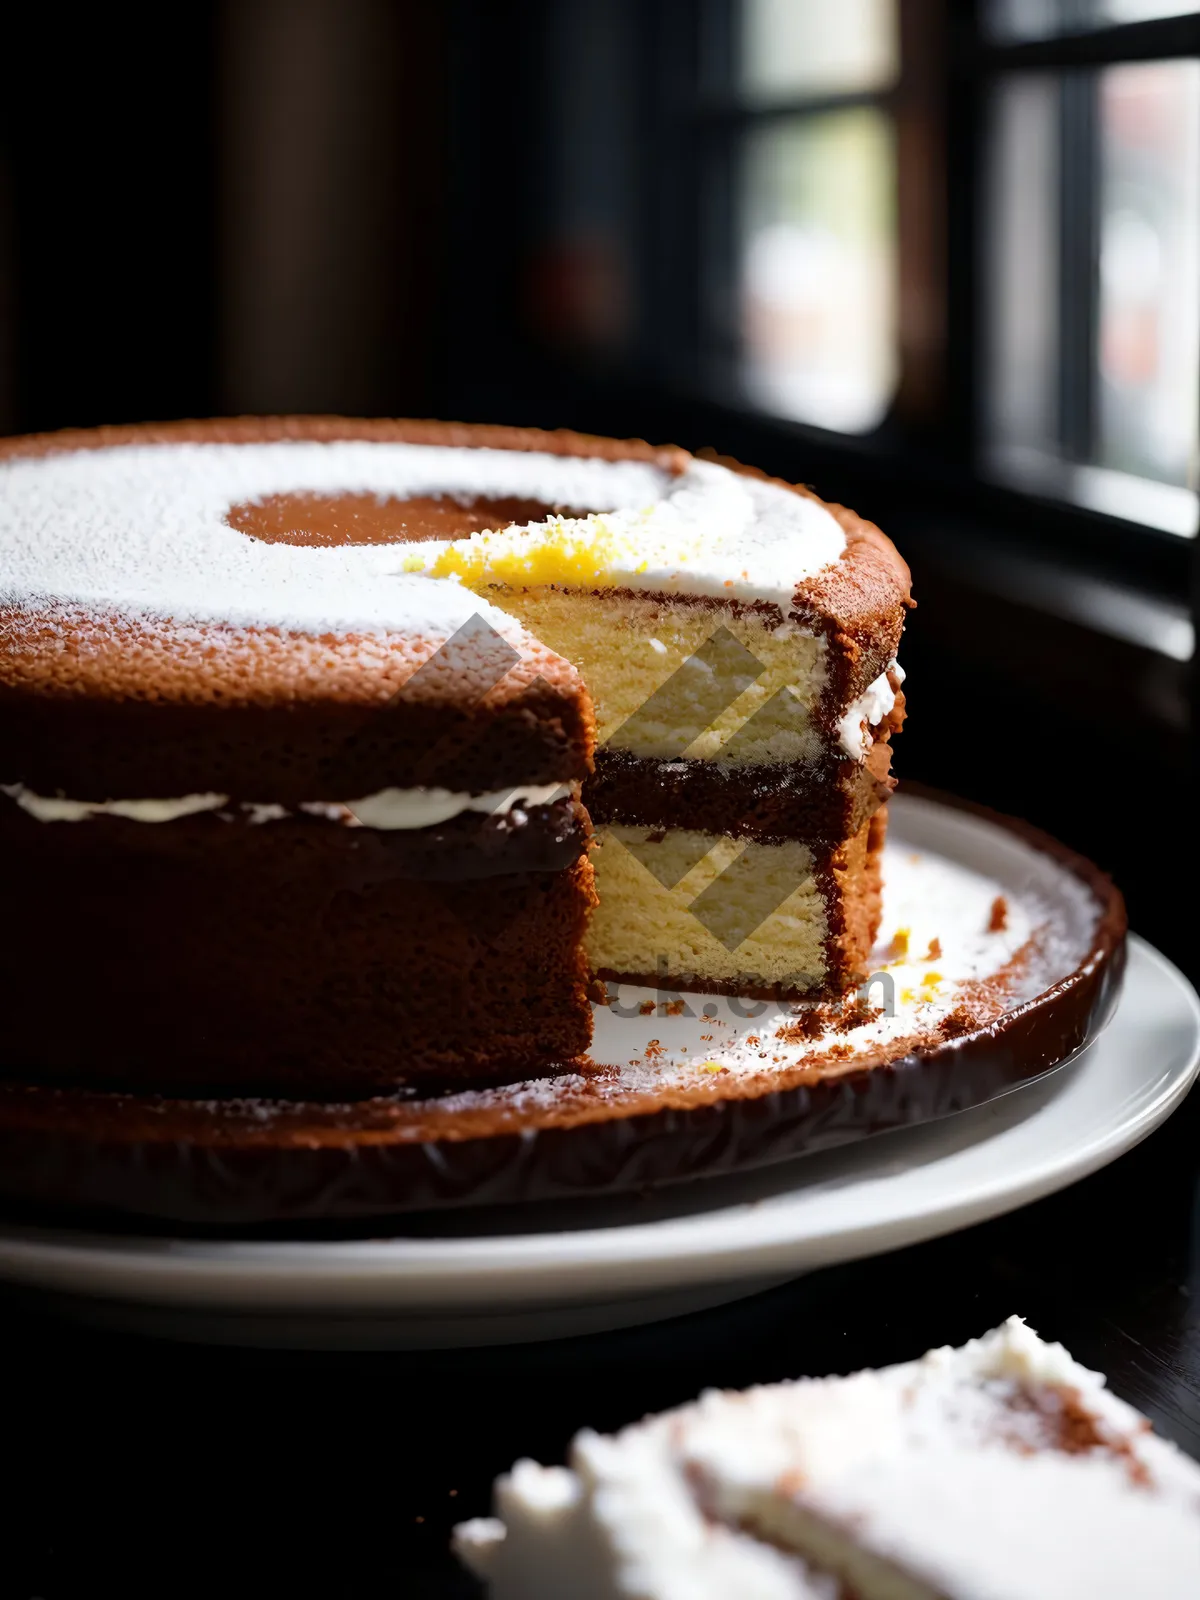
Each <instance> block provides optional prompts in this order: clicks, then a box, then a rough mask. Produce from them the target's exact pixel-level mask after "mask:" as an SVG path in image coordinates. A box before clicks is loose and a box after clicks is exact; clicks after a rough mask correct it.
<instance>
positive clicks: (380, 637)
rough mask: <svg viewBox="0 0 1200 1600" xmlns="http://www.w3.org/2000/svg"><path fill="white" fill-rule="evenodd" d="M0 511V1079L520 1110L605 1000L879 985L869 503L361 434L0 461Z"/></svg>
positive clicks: (882, 580)
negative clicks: (497, 1100) (449, 1089)
mask: <svg viewBox="0 0 1200 1600" xmlns="http://www.w3.org/2000/svg"><path fill="white" fill-rule="evenodd" d="M0 479H2V482H3V489H2V491H0V505H2V508H3V509H2V512H0V862H2V863H3V866H4V871H5V879H6V885H7V889H8V903H7V916H6V918H5V919H4V931H3V934H2V935H0V941H2V945H3V948H2V949H0V957H2V964H0V1004H2V1005H3V1009H4V1013H5V1016H6V1019H7V1052H6V1070H7V1071H8V1072H9V1073H10V1074H11V1073H16V1074H20V1075H25V1076H29V1077H32V1078H36V1079H43V1080H44V1079H47V1078H49V1079H56V1080H61V1081H64V1082H92V1083H97V1082H100V1083H110V1084H114V1085H122V1086H146V1087H153V1088H155V1089H159V1090H162V1089H168V1090H170V1089H184V1088H186V1089H188V1090H190V1091H195V1090H197V1089H212V1090H213V1092H220V1093H229V1092H247V1093H250V1092H259V1091H267V1090H274V1091H282V1092H294V1093H302V1094H308V1095H321V1094H323V1095H338V1094H353V1093H359V1092H368V1091H373V1090H377V1089H378V1088H380V1087H381V1086H389V1085H401V1084H404V1083H407V1082H410V1081H415V1080H429V1079H439V1078H462V1077H471V1078H487V1077H503V1076H520V1075H527V1074H528V1073H529V1072H531V1071H540V1070H549V1069H552V1068H553V1067H554V1066H556V1065H557V1064H559V1063H562V1062H565V1061H567V1060H570V1059H571V1058H573V1057H576V1056H578V1055H579V1054H580V1053H581V1052H582V1051H583V1050H585V1049H586V1047H587V1042H588V1039H589V1036H590V1020H591V1019H590V1003H589V999H588V984H589V981H590V979H591V978H592V977H593V976H599V977H602V978H603V977H607V978H609V979H622V978H629V979H642V980H645V979H648V980H650V981H658V980H660V979H661V980H665V981H667V982H669V983H670V984H672V985H674V986H678V987H694V988H696V987H698V988H703V989H714V990H727V991H731V992H752V993H765V994H771V995H775V996H788V995H801V994H814V993H826V992H836V991H839V990H841V989H844V988H845V987H846V986H847V985H848V984H849V983H851V982H852V981H853V980H854V978H855V976H856V975H857V974H858V972H859V971H860V970H861V968H862V965H863V963H864V962H865V960H866V957H867V955H868V953H869V950H870V945H871V941H872V938H873V935H874V931H875V924H876V921H877V917H878V893H879V851H880V846H881V843H882V837H883V821H882V819H883V812H882V811H881V810H880V807H881V803H882V801H883V800H884V799H885V798H886V795H887V793H888V790H889V787H890V779H889V777H888V742H889V737H890V734H891V732H892V731H893V730H894V729H895V728H896V727H897V726H898V725H899V722H900V720H901V718H902V715H903V698H902V695H901V694H900V692H899V683H900V673H899V669H898V667H897V666H896V664H895V658H896V651H897V646H898V642H899V636H900V631H901V627H902V623H903V617H904V612H905V608H906V607H907V605H908V604H909V603H910V602H909V598H908V572H907V569H906V568H905V566H904V564H903V562H902V561H901V560H900V558H899V556H898V555H897V554H896V552H895V550H894V549H893V547H892V546H891V545H890V543H889V542H888V541H887V540H886V539H885V538H884V536H883V535H882V534H881V533H879V531H878V530H877V529H875V528H873V527H871V526H870V525H868V524H866V523H863V522H861V521H860V520H859V519H858V518H856V517H854V516H853V515H852V514H850V513H849V512H846V511H844V510H843V509H841V508H838V507H827V506H825V505H824V504H823V503H822V502H821V501H819V500H817V499H816V497H815V496H813V495H811V494H810V493H809V492H808V491H807V490H803V489H795V488H792V487H790V486H788V485H785V484H781V483H777V482H774V481H772V480H767V479H764V478H761V477H759V476H758V475H755V474H751V473H748V472H746V471H745V470H743V469H741V468H737V467H734V466H732V465H730V464H726V463H722V462H719V461H715V460H713V461H708V460H700V459H697V458H695V457H693V456H691V455H689V454H687V453H686V452H684V451H681V450H676V449H654V448H652V447H650V446H647V445H645V444H642V443H640V442H619V441H614V440H605V439H593V438H587V437H584V436H580V435H576V434H566V433H555V434H546V433H537V432H532V431H527V430H515V429H503V428H475V427H463V426H451V425H443V424H434V423H409V422H355V421H345V420H340V419H313V418H299V419H243V420H237V421H231V422H211V423H181V424H172V425H167V426H162V427H147V428H123V429H101V430H96V431H93V432H78V433H65V434H58V435H49V436H40V437H36V438H25V439H16V440H9V441H6V442H4V443H3V445H0ZM589 811H590V813H591V822H592V823H595V824H596V827H597V838H596V840H595V842H594V843H592V841H591V832H592V829H591V823H589ZM597 898H598V901H599V903H598V906H597ZM593 911H594V914H593ZM589 919H590V927H589Z"/></svg>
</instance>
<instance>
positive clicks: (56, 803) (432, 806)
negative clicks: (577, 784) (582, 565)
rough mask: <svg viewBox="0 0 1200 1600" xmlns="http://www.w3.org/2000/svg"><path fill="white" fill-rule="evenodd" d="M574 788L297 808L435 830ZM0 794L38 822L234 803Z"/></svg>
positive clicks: (4, 788)
mask: <svg viewBox="0 0 1200 1600" xmlns="http://www.w3.org/2000/svg"><path fill="white" fill-rule="evenodd" d="M571 792H572V786H571V785H570V784H566V783H545V784H529V785H526V786H524V787H519V788H513V789H496V790H493V791H492V792H491V793H487V794H460V793H458V792H456V791H455V790H452V789H381V790H380V791H379V792H378V794H370V795H366V796H365V797H364V798H363V799H361V800H347V801H345V802H338V801H327V800H311V801H305V802H304V803H302V804H301V805H299V806H297V807H295V808H293V809H294V810H298V811H303V812H306V813H308V814H309V815H310V816H321V817H326V818H327V819H328V820H330V821H340V822H346V823H349V824H351V825H352V826H353V825H357V826H361V827H364V828H379V829H383V830H385V831H387V830H392V829H405V828H432V827H435V826H436V825H437V824H438V823H440V822H449V821H450V820H451V819H452V818H453V817H458V816H461V815H462V814H463V813H464V812H466V811H481V812H485V813H489V814H491V815H495V816H502V817H503V816H507V815H508V813H509V812H510V811H515V810H517V809H519V808H520V809H524V808H525V807H528V806H545V805H552V804H553V803H554V802H555V801H556V800H561V799H564V798H565V797H566V796H567V795H568V794H570V793H571ZM0 794H6V795H7V796H8V797H9V799H10V800H15V801H16V802H17V804H18V805H19V806H20V807H21V809H22V810H23V811H27V812H28V813H29V814H30V816H32V817H36V818H37V820H38V821H39V822H83V821H84V820H85V819H87V818H88V817H100V816H108V817H125V818H127V819H128V820H129V821H131V822H174V821H176V820H177V819H178V818H179V817H190V816H194V815H196V814H197V813H198V812H202V811H224V810H225V809H226V808H227V807H230V806H232V805H233V801H232V799H231V797H230V796H229V795H227V794H185V795H180V796H178V797H177V798H175V799H165V800H68V799H65V798H64V797H63V796H61V795H40V794H35V793H34V792H33V790H32V789H27V788H26V787H25V786H24V784H20V783H0ZM237 809H238V810H239V811H240V812H241V813H243V814H244V816H245V819H246V820H247V821H248V822H251V823H259V822H277V821H280V820H282V819H283V818H284V817H287V816H290V815H291V814H292V813H291V812H290V811H289V810H288V808H287V807H286V806H281V805H275V804H273V803H270V802H255V801H245V802H242V803H241V804H239V805H238V806H237Z"/></svg>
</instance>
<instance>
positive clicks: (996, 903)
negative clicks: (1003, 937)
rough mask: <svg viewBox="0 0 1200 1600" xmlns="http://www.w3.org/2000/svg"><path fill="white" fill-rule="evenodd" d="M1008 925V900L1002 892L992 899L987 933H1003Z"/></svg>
mask: <svg viewBox="0 0 1200 1600" xmlns="http://www.w3.org/2000/svg"><path fill="white" fill-rule="evenodd" d="M1007 927H1008V901H1007V900H1006V899H1005V898H1004V896H1003V895H1002V894H998V895H997V896H996V898H995V899H994V900H993V901H992V914H991V916H990V917H989V918H988V926H987V931H988V932H989V933H1003V932H1004V930H1005V928H1007Z"/></svg>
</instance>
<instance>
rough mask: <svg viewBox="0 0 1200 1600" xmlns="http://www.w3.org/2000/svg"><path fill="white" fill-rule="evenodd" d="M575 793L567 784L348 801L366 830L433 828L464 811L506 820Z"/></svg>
mask: <svg viewBox="0 0 1200 1600" xmlns="http://www.w3.org/2000/svg"><path fill="white" fill-rule="evenodd" d="M570 793H571V785H570V784H567V783H544V784H530V785H527V786H526V787H525V788H523V789H497V790H496V791H495V792H494V793H492V794H456V793H455V792H454V791H453V790H451V789H381V790H380V792H379V793H378V794H372V795H368V796H367V797H366V799H365V800H347V802H346V806H347V809H348V810H349V811H350V812H351V813H352V815H353V816H355V817H357V818H358V820H359V822H361V823H362V825H363V827H364V828H432V827H434V826H436V824H437V823H439V822H449V821H450V819H451V818H452V817H459V816H461V815H462V814H463V812H464V811H483V812H487V813H489V814H490V815H492V816H501V817H506V816H507V815H508V813H509V812H510V811H514V810H517V809H524V808H525V807H526V806H548V805H553V803H554V802H555V801H556V800H562V799H564V798H565V797H566V796H567V795H568V794H570Z"/></svg>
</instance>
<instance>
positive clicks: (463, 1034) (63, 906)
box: [0, 802, 595, 1096]
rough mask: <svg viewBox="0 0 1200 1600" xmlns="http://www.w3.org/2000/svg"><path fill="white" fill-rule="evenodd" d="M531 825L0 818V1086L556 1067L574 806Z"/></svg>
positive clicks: (576, 973) (248, 1086)
mask: <svg viewBox="0 0 1200 1600" xmlns="http://www.w3.org/2000/svg"><path fill="white" fill-rule="evenodd" d="M542 809H543V812H544V815H542V816H534V815H533V814H530V817H529V819H528V820H527V821H526V822H525V823H524V824H522V825H520V826H519V827H516V829H515V832H514V824H513V819H512V817H510V818H508V819H500V818H490V817H481V818H473V819H461V821H460V822H459V824H458V825H455V824H450V825H447V826H446V827H445V828H443V829H432V830H429V831H428V837H426V838H425V839H421V838H420V837H419V835H418V834H416V833H414V832H412V831H400V832H380V831H376V830H374V829H369V828H354V827H344V826H340V825H338V824H336V823H333V822H324V821H320V820H317V819H310V818H306V819H303V820H284V821H277V822H266V823H262V824H259V825H253V824H249V823H246V822H240V821H234V822H225V821H223V820H222V819H221V818H219V817H215V816H204V817H195V818H184V819H181V820H179V821H176V822H171V823H167V824H163V825H160V826H154V825H148V824H145V823H138V822H132V821H127V820H125V819H119V818H101V819H94V820H92V821H88V822H81V823H50V824H45V823H39V822H36V821H34V820H33V819H32V818H31V817H28V816H26V815H24V814H23V813H21V812H19V811H17V810H16V808H14V807H12V806H11V805H9V804H6V805H4V806H3V808H2V809H0V858H2V859H3V860H4V862H5V874H6V881H5V907H4V909H5V915H4V918H3V920H2V922H0V973H2V974H3V992H4V994H5V995H6V996H7V997H8V998H7V999H6V1002H5V1008H4V1009H5V1019H4V1052H3V1063H2V1065H3V1071H4V1072H5V1073H6V1074H8V1075H9V1076H12V1077H18V1078H19V1077H21V1076H23V1075H24V1076H29V1077H34V1078H37V1079H40V1080H53V1081H60V1082H67V1083H76V1084H93V1085H101V1084H102V1085H108V1086H123V1087H148V1088H154V1089H157V1090H162V1091H164V1092H167V1093H172V1092H180V1091H183V1090H188V1091H191V1092H204V1093H209V1092H212V1093H217V1092H227V1093H229V1092H232V1093H238V1094H241V1093H259V1092H272V1093H280V1094H285V1095H291V1094H300V1095H309V1096H320V1095H323V1094H336V1095H339V1096H347V1095H349V1096H353V1095H356V1094H366V1093H370V1092H373V1091H378V1090H380V1089H386V1088H394V1087H396V1086H398V1085H403V1084H407V1083H413V1082H418V1081H428V1080H430V1079H434V1080H440V1079H443V1078H464V1077H471V1078H506V1077H507V1078H511V1077H514V1076H519V1075H521V1074H523V1073H528V1072H537V1071H540V1070H543V1069H544V1067H545V1064H546V1062H547V1061H548V1060H559V1061H563V1060H569V1059H571V1058H572V1057H573V1056H576V1055H578V1054H579V1053H580V1052H581V1051H582V1050H584V1049H586V1047H587V1043H588V1039H589V1037H590V1031H591V1028H590V1023H591V1012H590V1007H589V1005H588V1002H587V996H586V986H587V982H588V974H587V970H586V964H585V959H584V955H583V950H582V938H583V933H584V927H585V923H586V920H587V915H588V913H589V911H590V909H591V906H592V904H593V902H594V898H595V897H594V892H593V889H592V872H591V866H590V863H589V862H588V859H587V857H586V855H584V854H581V850H582V849H583V846H584V843H585V830H584V826H583V819H582V813H581V811H580V810H579V808H578V807H575V806H574V805H573V803H572V802H565V803H564V804H563V805H561V806H557V807H546V808H542ZM506 860H507V863H508V864H510V865H511V866H512V867H513V868H516V867H517V866H518V863H520V864H521V865H522V870H509V871H507V872H505V871H501V870H500V868H501V867H502V866H503V865H504V864H506ZM564 863H567V864H566V865H564ZM571 863H573V864H571ZM539 868H540V870H538V869H539ZM467 871H469V872H470V876H469V877H466V876H463V874H464V873H465V872H467ZM18 997H19V1003H18Z"/></svg>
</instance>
